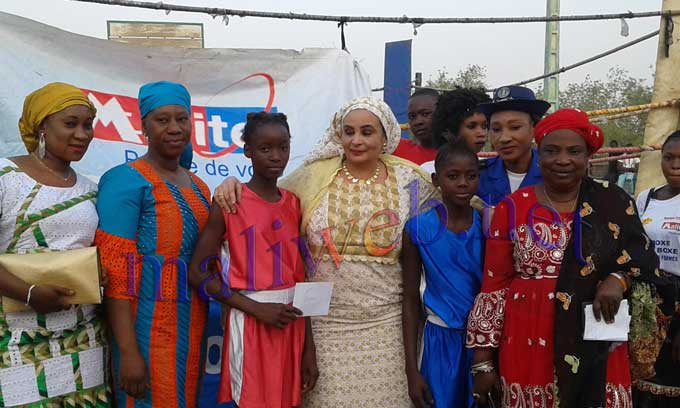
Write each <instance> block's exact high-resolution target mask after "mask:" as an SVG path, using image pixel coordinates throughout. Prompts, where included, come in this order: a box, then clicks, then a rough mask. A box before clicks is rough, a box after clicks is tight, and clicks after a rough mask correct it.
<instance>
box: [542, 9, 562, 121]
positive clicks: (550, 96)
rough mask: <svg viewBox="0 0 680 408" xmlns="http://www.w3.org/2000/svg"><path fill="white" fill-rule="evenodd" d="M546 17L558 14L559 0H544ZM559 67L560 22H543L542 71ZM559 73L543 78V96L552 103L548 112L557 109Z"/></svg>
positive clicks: (545, 71)
mask: <svg viewBox="0 0 680 408" xmlns="http://www.w3.org/2000/svg"><path fill="white" fill-rule="evenodd" d="M546 2H547V7H546V17H552V16H559V15H560V0H546ZM559 67H560V23H559V21H551V22H547V23H545V61H544V63H543V72H544V73H545V74H548V73H550V72H554V71H557V70H558V69H559ZM559 91H560V81H559V75H554V76H551V77H547V78H545V79H544V80H543V92H544V95H543V97H544V98H545V100H546V101H548V102H550V104H551V105H552V106H551V108H550V112H554V111H555V110H557V109H559V102H560V101H559Z"/></svg>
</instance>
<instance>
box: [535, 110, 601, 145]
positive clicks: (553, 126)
mask: <svg viewBox="0 0 680 408" xmlns="http://www.w3.org/2000/svg"><path fill="white" fill-rule="evenodd" d="M558 129H567V130H572V131H574V132H576V133H578V134H579V135H581V137H583V140H585V141H586V145H587V146H588V151H589V152H590V153H591V154H592V153H595V152H596V151H598V150H599V149H600V147H602V144H603V143H604V134H603V133H602V129H600V127H599V126H597V125H593V124H592V123H590V122H589V121H588V115H586V113H585V112H583V111H580V110H578V109H571V108H565V109H559V110H557V111H555V112H554V113H551V114H550V115H548V116H546V117H544V118H543V119H541V120H540V122H538V124H537V125H536V127H534V137H535V138H536V144H538V145H540V144H541V140H543V138H544V137H545V135H547V134H548V133H550V132H553V131H555V130H558Z"/></svg>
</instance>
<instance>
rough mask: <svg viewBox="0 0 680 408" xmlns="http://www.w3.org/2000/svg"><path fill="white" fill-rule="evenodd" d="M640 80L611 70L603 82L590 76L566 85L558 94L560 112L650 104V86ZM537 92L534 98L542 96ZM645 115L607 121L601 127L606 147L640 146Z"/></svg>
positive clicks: (540, 91)
mask: <svg viewBox="0 0 680 408" xmlns="http://www.w3.org/2000/svg"><path fill="white" fill-rule="evenodd" d="M650 82H651V81H647V80H646V79H644V78H635V77H633V76H631V75H630V73H629V72H628V71H627V70H626V69H624V68H621V67H614V68H611V69H610V70H609V72H608V73H607V76H606V79H604V80H599V79H598V80H594V79H592V78H591V77H590V75H586V78H585V79H584V80H583V81H582V82H578V83H570V84H568V85H567V87H566V89H561V90H560V107H561V108H566V107H570V108H578V109H581V110H583V111H591V110H596V109H605V108H618V107H624V106H631V105H641V104H645V103H650V102H651V101H652V84H651V83H650ZM542 94H543V92H542V89H541V88H539V91H538V92H537V96H538V95H542ZM646 122H647V114H642V115H637V116H630V117H627V118H621V119H615V120H611V121H609V122H607V123H605V124H601V125H600V126H601V127H602V130H603V131H604V134H605V137H606V143H607V144H609V141H610V140H616V141H618V142H619V145H620V146H625V145H626V144H627V143H632V144H633V145H640V144H641V143H642V140H643V138H644V131H645V123H646Z"/></svg>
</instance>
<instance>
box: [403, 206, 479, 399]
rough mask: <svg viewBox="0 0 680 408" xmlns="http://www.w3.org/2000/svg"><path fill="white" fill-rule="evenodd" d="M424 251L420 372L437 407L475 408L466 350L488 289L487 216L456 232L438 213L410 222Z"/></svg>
mask: <svg viewBox="0 0 680 408" xmlns="http://www.w3.org/2000/svg"><path fill="white" fill-rule="evenodd" d="M405 228H406V231H407V232H408V233H409V235H410V237H411V240H412V241H413V243H414V244H415V245H416V246H417V247H418V250H419V252H420V257H421V260H422V263H423V268H424V275H425V284H426V286H425V291H424V292H423V305H424V306H425V309H426V311H427V316H428V318H427V322H426V324H425V329H424V331H423V341H422V357H421V363H420V372H421V374H422V375H423V377H424V378H425V381H426V382H427V384H428V386H429V387H430V391H431V392H432V397H433V398H434V402H435V405H434V406H435V407H436V408H462V407H472V406H473V400H472V376H471V375H470V365H471V364H472V350H471V349H466V348H465V336H466V327H467V317H468V314H469V313H470V309H471V308H472V305H473V303H474V300H475V296H476V295H477V293H479V291H480V288H481V284H482V254H483V252H482V251H483V248H484V237H483V234H482V223H481V216H480V215H479V213H478V212H477V211H474V212H473V221H472V225H471V226H470V228H469V229H468V230H467V231H463V232H461V233H456V232H453V231H450V230H448V229H447V228H446V224H443V223H442V222H441V221H440V219H439V216H438V214H437V211H436V210H435V209H432V210H430V211H428V212H426V213H424V214H421V215H419V216H417V217H414V218H413V219H411V220H409V221H408V222H407V223H406V226H405Z"/></svg>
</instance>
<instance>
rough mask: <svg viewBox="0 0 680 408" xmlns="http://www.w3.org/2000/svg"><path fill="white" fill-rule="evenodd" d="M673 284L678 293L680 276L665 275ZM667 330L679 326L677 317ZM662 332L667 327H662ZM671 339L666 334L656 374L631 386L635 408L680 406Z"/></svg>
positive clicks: (678, 371) (678, 373) (678, 377)
mask: <svg viewBox="0 0 680 408" xmlns="http://www.w3.org/2000/svg"><path fill="white" fill-rule="evenodd" d="M667 277H668V278H669V279H670V280H671V281H672V283H673V285H674V286H675V293H680V278H678V277H677V276H673V275H667ZM675 319H676V320H675V321H674V323H673V324H672V326H671V328H670V330H669V332H670V333H674V332H675V331H676V330H680V328H677V327H675V325H677V324H680V322H678V318H677V317H676V318H675ZM663 330H664V332H665V331H667V330H668V327H664V329H663ZM671 345H672V339H671V338H670V336H667V337H666V339H665V341H664V343H663V345H662V346H661V351H660V352H659V356H658V357H657V359H656V364H654V371H655V372H656V374H655V375H654V377H653V378H650V379H648V380H645V381H637V382H636V383H635V384H634V387H633V403H634V406H635V407H636V408H638V407H639V408H677V407H680V366H679V365H677V364H675V362H674V361H673V355H672V349H671Z"/></svg>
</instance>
